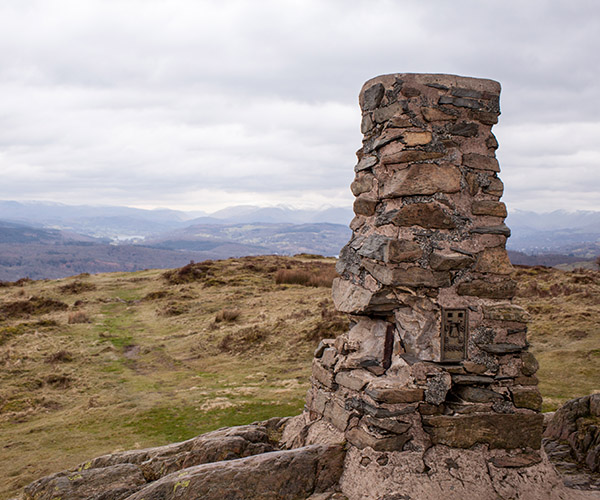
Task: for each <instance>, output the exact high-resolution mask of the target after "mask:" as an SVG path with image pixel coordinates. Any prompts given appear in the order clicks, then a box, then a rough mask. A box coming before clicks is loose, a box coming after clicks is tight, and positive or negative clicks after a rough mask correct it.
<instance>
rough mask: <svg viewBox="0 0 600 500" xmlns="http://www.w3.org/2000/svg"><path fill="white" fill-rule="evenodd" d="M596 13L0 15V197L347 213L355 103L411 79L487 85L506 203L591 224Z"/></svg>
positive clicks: (83, 7)
mask: <svg viewBox="0 0 600 500" xmlns="http://www.w3.org/2000/svg"><path fill="white" fill-rule="evenodd" d="M598 14H600V5H598V4H597V2H594V1H579V2H576V3H572V5H567V4H566V3H564V2H548V1H542V0H532V1H530V2H522V1H520V2H517V1H516V0H508V1H504V2H476V1H474V0H457V1H454V2H447V1H445V0H437V1H432V2H422V1H416V0H415V1H403V2H394V1H390V0H371V1H360V0H351V1H342V0H329V1H327V2H322V1H317V0H305V1H303V2H301V3H295V4H291V3H287V2H281V1H280V0H270V1H256V2H245V1H241V0H240V1H235V0H232V1H220V2H217V1H216V0H215V1H192V0H176V1H171V2H162V1H158V0H144V1H141V0H131V1H128V2H105V1H100V0H88V1H86V2H80V1H76V0H57V1H55V2H43V1H38V2H20V1H18V0H13V1H8V2H3V4H2V6H0V92H1V93H2V95H3V99H2V100H1V101H0V127H1V129H2V133H1V134H0V169H1V170H2V173H3V182H2V184H1V185H0V198H5V199H27V198H29V199H33V198H40V199H54V200H56V201H67V202H71V201H73V202H75V201H78V202H83V201H86V200H88V199H90V198H94V199H97V200H98V201H99V202H105V203H113V204H114V203H122V204H127V203H129V204H137V205H141V204H145V205H148V206H159V205H162V206H165V205H169V204H171V205H172V206H177V205H185V206H186V207H188V208H189V207H192V206H193V205H194V204H196V208H207V209H211V208H215V207H216V208H218V207H219V206H222V205H226V204H231V203H237V202H242V201H243V202H249V203H264V204H276V203H280V202H285V203H294V201H296V202H298V203H306V204H311V203H312V204H317V203H327V202H330V203H334V204H346V205H349V204H350V203H351V201H352V195H351V194H350V192H349V189H348V185H349V183H350V182H351V178H352V175H353V172H352V167H353V165H354V162H355V157H354V151H355V150H356V149H358V147H360V134H359V132H358V127H359V113H358V107H357V94H358V91H359V89H360V86H361V85H362V83H363V82H364V81H365V80H367V79H369V78H371V77H373V76H375V75H377V74H382V73H391V72H407V71H416V72H419V71H420V72H448V73H458V74H465V75H470V76H480V77H487V78H493V79H497V80H499V81H500V82H501V83H502V85H503V94H502V108H503V115H502V116H501V119H500V123H499V125H498V126H497V127H496V129H497V132H496V133H497V135H498V138H499V140H500V144H501V148H500V150H499V153H498V154H499V158H500V160H501V164H502V167H503V179H504V180H505V183H506V185H507V188H506V199H507V201H508V202H509V203H511V204H512V205H514V206H515V207H519V208H521V207H522V208H528V209H531V208H535V206H537V207H539V208H540V209H542V208H543V207H544V206H547V205H548V204H549V203H563V206H561V207H559V208H569V207H571V208H590V207H595V208H596V209H600V201H598V200H600V179H598V176H597V175H596V174H595V171H594V170H593V169H592V166H593V165H594V164H596V165H597V159H598V155H599V153H600V145H599V144H598V141H597V140H595V138H596V137H598V135H597V132H598V131H599V128H600V124H599V121H598V118H597V117H598V116H599V115H600V100H599V99H598V98H597V93H598V92H597V91H598V83H597V82H598V81H599V79H600V78H599V77H600V75H599V74H598V73H599V69H598V65H597V64H595V62H594V61H595V58H596V57H597V56H596V54H597V52H598V49H599V48H600V47H598V45H599V41H598V40H599V39H598V36H597V33H598V32H600V26H599V22H600V21H599V19H600V16H599V15H598ZM596 170H597V169H596ZM532 183H533V184H535V186H536V187H537V188H538V189H537V190H533V189H532V187H531V184H532ZM557 193H558V194H557ZM577 193H582V196H581V202H580V203H581V204H582V206H581V207H580V206H579V205H577V203H578V202H577ZM588 193H589V196H588ZM594 193H595V194H596V201H594V198H593V194H594ZM561 200H562V201H561ZM531 204H534V205H535V206H534V207H532V206H530V205H531ZM209 205H212V206H209ZM583 205H585V207H583Z"/></svg>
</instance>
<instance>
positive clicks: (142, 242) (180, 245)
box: [0, 201, 600, 280]
mask: <svg viewBox="0 0 600 500" xmlns="http://www.w3.org/2000/svg"><path fill="white" fill-rule="evenodd" d="M352 217H353V213H352V209H351V208H350V207H347V208H337V207H327V208H324V209H321V210H297V209H294V208H291V207H285V206H278V207H258V206H252V205H241V206H232V207H228V208H225V209H223V210H219V211H217V212H214V213H206V212H200V211H196V212H183V211H178V210H170V209H157V210H144V209H138V208H131V207H121V206H109V207H102V206H99V207H96V206H88V205H80V206H71V205H64V204H59V203H47V202H16V201H0V280H15V279H19V278H22V277H26V276H28V277H31V278H33V279H40V278H59V277H63V276H69V275H73V274H77V273H80V272H90V273H95V272H106V271H125V270H127V271H130V270H137V269H145V268H156V267H160V268H167V267H177V266H181V265H184V264H186V263H187V262H189V261H190V260H196V261H200V260H205V259H221V258H228V257H239V256H243V255H260V254H284V255H293V254H296V253H316V254H321V255H327V256H332V255H337V253H338V252H339V250H340V249H341V248H342V246H343V245H344V244H346V242H347V241H348V239H349V237H350V229H349V228H348V224H349V222H350V220H351V219H352ZM507 224H508V225H509V227H511V229H512V237H511V238H510V239H509V240H508V245H507V247H508V249H509V250H510V255H511V260H512V261H513V263H516V264H529V265H533V264H543V265H558V264H565V265H574V264H577V263H579V262H582V261H588V262H591V261H592V260H593V259H594V258H595V257H596V256H597V255H600V212H593V211H578V212H565V211H556V212H551V213H545V214H539V213H535V212H526V211H520V210H514V211H511V213H510V216H509V218H508V219H507Z"/></svg>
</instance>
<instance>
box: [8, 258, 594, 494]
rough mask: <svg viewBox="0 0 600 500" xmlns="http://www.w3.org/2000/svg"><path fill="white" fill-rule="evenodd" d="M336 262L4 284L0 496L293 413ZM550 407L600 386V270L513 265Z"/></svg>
mask: <svg viewBox="0 0 600 500" xmlns="http://www.w3.org/2000/svg"><path fill="white" fill-rule="evenodd" d="M334 274H335V271H334V260H333V259H318V258H311V256H304V257H296V258H289V257H275V256H268V257H246V258H241V259H232V260H225V261H216V262H210V261H208V262H202V263H198V264H193V265H188V266H185V267H183V268H181V269H175V270H171V271H164V270H151V271H139V272H135V273H113V274H99V275H79V276H75V277H72V278H67V279H61V280H55V281H26V280H25V281H20V282H17V283H11V284H6V283H4V284H2V285H3V286H0V367H1V372H0V377H1V378H0V436H1V439H0V447H1V448H0V478H2V480H1V481H0V499H7V498H10V496H11V495H14V494H15V493H16V492H17V491H18V489H19V488H21V487H22V486H24V485H26V484H27V483H29V482H30V481H32V480H34V479H37V478H39V477H41V476H43V475H46V474H49V473H51V472H55V471H58V470H62V469H64V468H67V467H71V466H73V465H76V464H78V463H80V462H82V461H84V460H85V459H86V458H90V457H93V456H97V455H100V454H103V453H108V452H113V451H116V450H124V449H130V448H139V447H147V446H154V445H159V444H165V443H168V442H173V441H178V440H182V439H186V438H189V437H192V436H194V435H197V434H199V433H202V432H206V431H208V430H212V429H215V428H218V427H222V426H229V425H237V424H244V423H248V422H251V421H255V420H262V419H266V418H269V417H271V416H285V415H294V414H297V413H299V412H300V411H301V409H302V407H303V403H304V396H305V393H306V389H307V388H308V377H309V372H310V360H311V358H312V353H313V350H314V348H315V346H316V345H317V343H318V341H319V339H320V338H323V337H333V336H335V335H337V334H339V333H340V332H342V331H344V330H345V329H346V328H347V324H348V322H347V319H346V318H345V316H343V315H341V314H339V313H337V312H336V311H335V310H334V308H333V304H332V302H331V298H330V289H329V285H330V283H331V279H332V278H333V276H334ZM516 277H517V279H518V280H519V294H520V296H519V299H518V301H519V302H520V303H521V304H522V305H523V306H524V307H526V308H527V309H528V310H529V311H530V312H531V313H532V318H533V320H532V324H531V334H530V340H531V343H532V349H533V350H534V352H535V353H536V355H537V356H538V359H539V360H540V364H541V368H540V371H539V376H540V387H541V389H542V392H543V394H544V397H545V408H546V409H552V408H555V407H556V406H557V405H558V404H560V403H561V402H562V401H564V400H566V399H568V398H571V397H575V396H578V395H583V394H587V393H590V392H592V391H594V390H600V349H599V348H598V347H599V346H600V273H598V272H594V271H574V272H563V271H557V270H553V269H545V268H522V269H518V270H517V272H516Z"/></svg>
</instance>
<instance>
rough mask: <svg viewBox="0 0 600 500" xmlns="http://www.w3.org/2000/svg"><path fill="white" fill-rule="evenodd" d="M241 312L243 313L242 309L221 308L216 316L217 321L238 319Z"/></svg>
mask: <svg viewBox="0 0 600 500" xmlns="http://www.w3.org/2000/svg"><path fill="white" fill-rule="evenodd" d="M240 314H242V311H240V310H239V309H221V310H220V311H219V312H218V313H217V314H216V316H215V323H221V322H222V321H225V322H232V321H236V320H237V319H238V318H239V317H240Z"/></svg>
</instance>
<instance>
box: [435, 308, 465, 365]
mask: <svg viewBox="0 0 600 500" xmlns="http://www.w3.org/2000/svg"><path fill="white" fill-rule="evenodd" d="M441 339H442V349H441V351H442V357H441V361H445V362H452V361H454V362H458V361H463V360H464V359H466V358H467V345H468V342H469V321H468V312H467V310H466V309H442V335H441Z"/></svg>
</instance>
